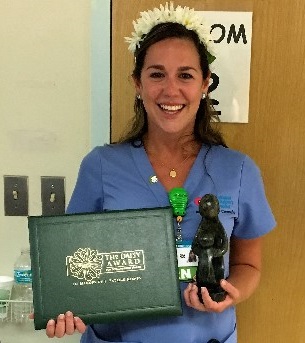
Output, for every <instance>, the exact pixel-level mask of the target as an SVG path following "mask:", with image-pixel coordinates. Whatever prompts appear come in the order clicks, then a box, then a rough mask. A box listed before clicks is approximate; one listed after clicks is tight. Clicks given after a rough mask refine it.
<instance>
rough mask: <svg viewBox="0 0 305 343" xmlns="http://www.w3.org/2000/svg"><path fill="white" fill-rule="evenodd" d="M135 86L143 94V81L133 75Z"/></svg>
mask: <svg viewBox="0 0 305 343" xmlns="http://www.w3.org/2000/svg"><path fill="white" fill-rule="evenodd" d="M132 80H133V84H134V88H135V90H136V93H137V94H141V88H142V87H141V81H140V80H138V79H137V78H135V77H134V76H133V77H132Z"/></svg>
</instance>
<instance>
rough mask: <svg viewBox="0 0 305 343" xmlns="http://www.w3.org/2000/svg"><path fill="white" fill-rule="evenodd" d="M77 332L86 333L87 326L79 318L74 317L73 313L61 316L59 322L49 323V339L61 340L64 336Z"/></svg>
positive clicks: (47, 329) (50, 321)
mask: <svg viewBox="0 0 305 343" xmlns="http://www.w3.org/2000/svg"><path fill="white" fill-rule="evenodd" d="M76 330H77V331H78V332H80V333H84V332H85V330H86V325H85V324H84V322H83V321H82V320H81V319H80V318H79V317H74V316H73V313H72V312H70V311H68V312H66V314H60V315H59V316H58V317H57V321H55V320H54V319H50V320H49V321H48V323H47V328H46V334H47V336H48V337H49V338H53V337H57V338H61V337H63V336H64V335H73V334H74V332H75V331H76Z"/></svg>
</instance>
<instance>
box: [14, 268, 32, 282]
mask: <svg viewBox="0 0 305 343" xmlns="http://www.w3.org/2000/svg"><path fill="white" fill-rule="evenodd" d="M14 279H15V282H16V283H31V282H32V271H31V270H16V269H15V270H14Z"/></svg>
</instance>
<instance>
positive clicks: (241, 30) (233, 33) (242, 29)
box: [227, 24, 247, 44]
mask: <svg viewBox="0 0 305 343" xmlns="http://www.w3.org/2000/svg"><path fill="white" fill-rule="evenodd" d="M240 37H242V39H243V43H244V44H247V36H246V30H245V26H244V24H241V25H240V26H239V29H238V32H237V33H236V28H235V25H234V24H232V25H231V26H230V30H229V33H228V38H227V42H228V44H229V43H230V42H231V40H232V38H233V39H234V42H235V43H238V42H239V39H240Z"/></svg>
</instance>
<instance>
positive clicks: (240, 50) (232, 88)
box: [199, 11, 252, 123]
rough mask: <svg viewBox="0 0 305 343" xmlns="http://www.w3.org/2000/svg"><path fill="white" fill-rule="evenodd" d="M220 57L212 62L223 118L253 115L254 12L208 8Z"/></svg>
mask: <svg viewBox="0 0 305 343" xmlns="http://www.w3.org/2000/svg"><path fill="white" fill-rule="evenodd" d="M199 13H202V15H203V16H204V18H205V19H206V20H207V21H208V23H209V24H210V25H211V35H212V38H213V40H214V46H215V55H216V60H215V61H214V62H213V63H212V64H211V72H212V75H211V77H212V80H211V84H210V88H209V91H210V94H209V95H210V98H211V99H212V100H213V103H214V107H215V109H216V110H217V111H219V118H220V120H221V122H232V123H247V122H248V119H249V90H250V63H251V39H252V12H221V11H215V12H214V11H207V12H199Z"/></svg>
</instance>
